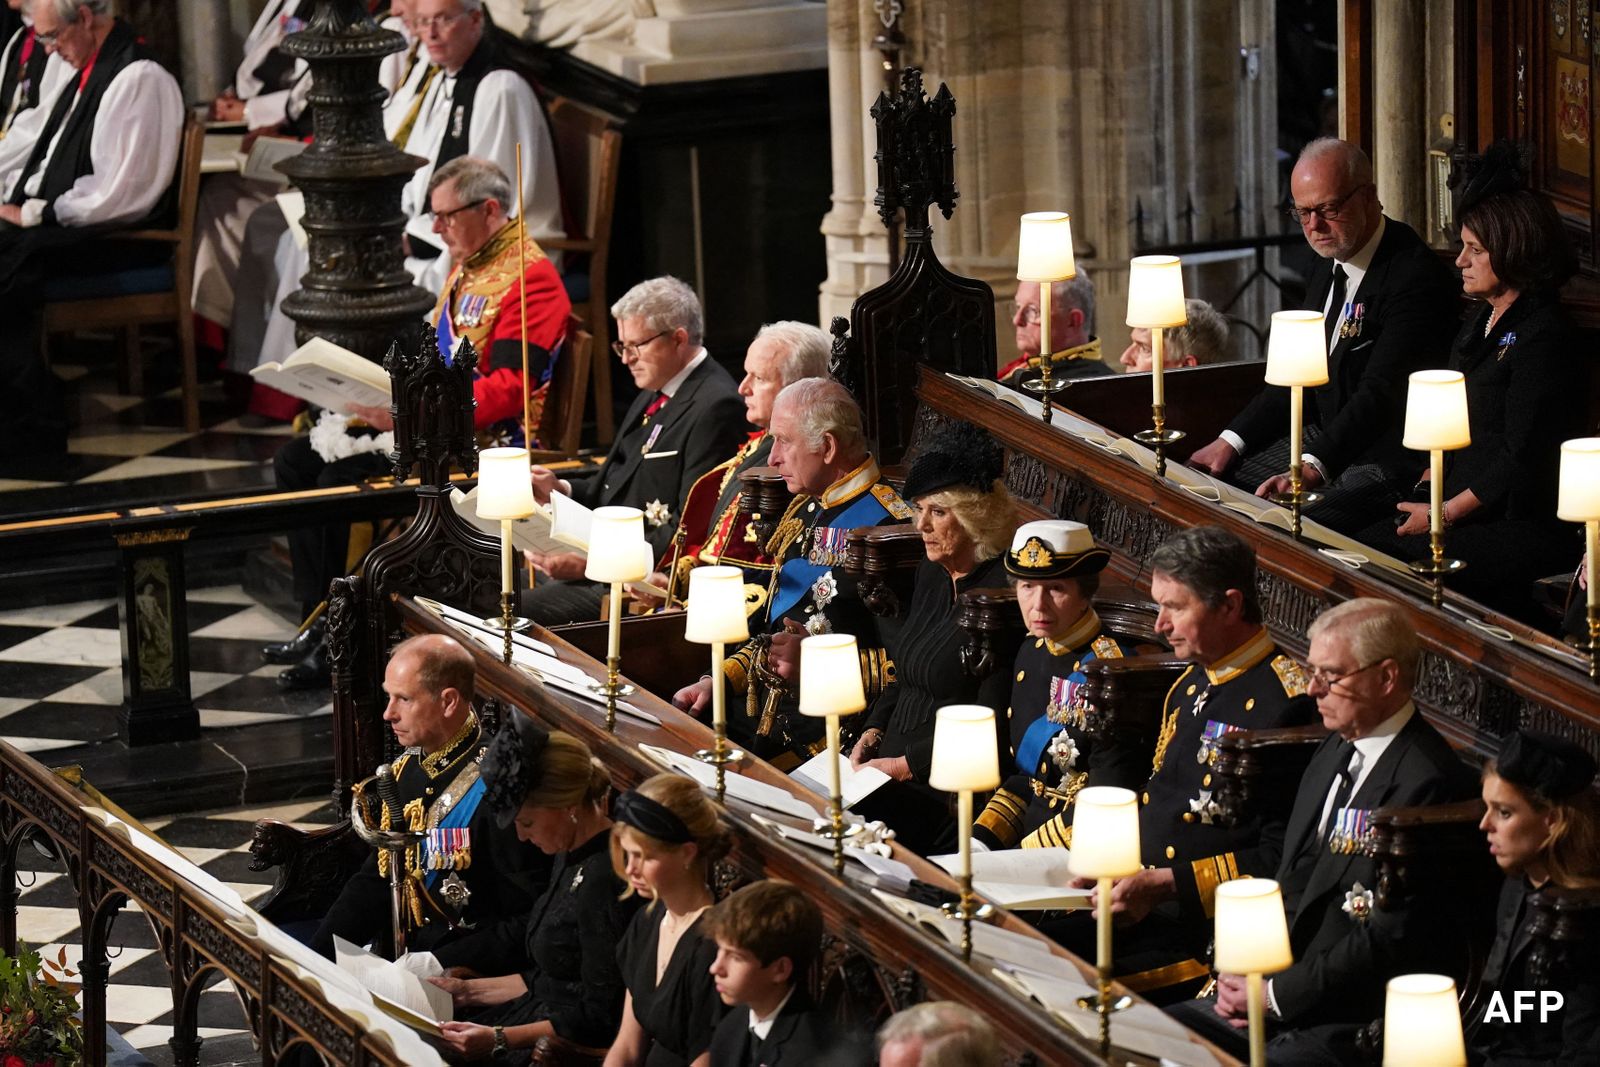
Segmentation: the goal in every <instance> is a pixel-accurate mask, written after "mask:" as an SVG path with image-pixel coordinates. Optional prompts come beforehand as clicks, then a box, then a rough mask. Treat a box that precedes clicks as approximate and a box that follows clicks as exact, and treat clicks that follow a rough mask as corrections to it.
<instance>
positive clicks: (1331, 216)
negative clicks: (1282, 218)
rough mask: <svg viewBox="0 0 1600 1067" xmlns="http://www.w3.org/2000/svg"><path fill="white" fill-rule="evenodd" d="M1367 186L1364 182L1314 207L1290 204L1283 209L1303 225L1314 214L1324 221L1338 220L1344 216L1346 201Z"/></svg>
mask: <svg viewBox="0 0 1600 1067" xmlns="http://www.w3.org/2000/svg"><path fill="white" fill-rule="evenodd" d="M1365 188H1366V184H1365V183H1363V184H1361V185H1358V186H1356V187H1355V188H1354V189H1352V190H1350V191H1349V192H1348V193H1345V194H1344V195H1343V196H1341V197H1340V198H1339V199H1337V200H1330V201H1328V202H1327V203H1326V204H1317V205H1316V206H1314V207H1296V206H1295V205H1293V204H1290V205H1289V206H1288V207H1286V208H1284V209H1283V213H1284V214H1285V215H1288V216H1289V217H1290V218H1291V219H1293V220H1294V221H1296V222H1298V223H1299V224H1300V225H1302V226H1304V225H1305V224H1306V223H1307V222H1308V221H1310V219H1311V216H1312V215H1316V216H1318V217H1319V218H1321V219H1322V221H1323V222H1338V221H1339V220H1340V219H1342V218H1344V205H1345V201H1347V200H1349V199H1350V198H1351V197H1352V196H1355V195H1356V194H1357V193H1359V192H1360V191H1361V190H1363V189H1365Z"/></svg>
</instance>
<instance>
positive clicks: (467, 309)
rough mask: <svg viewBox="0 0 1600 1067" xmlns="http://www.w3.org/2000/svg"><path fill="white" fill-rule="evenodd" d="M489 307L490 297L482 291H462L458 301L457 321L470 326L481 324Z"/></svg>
mask: <svg viewBox="0 0 1600 1067" xmlns="http://www.w3.org/2000/svg"><path fill="white" fill-rule="evenodd" d="M488 307H489V298H488V297H487V296H485V295H483V294H482V293H462V294H461V297H460V298H459V299H458V300H457V301H456V322H457V323H458V324H459V325H461V326H465V327H469V328H470V327H473V326H480V325H482V324H483V314H484V312H485V311H487V310H488Z"/></svg>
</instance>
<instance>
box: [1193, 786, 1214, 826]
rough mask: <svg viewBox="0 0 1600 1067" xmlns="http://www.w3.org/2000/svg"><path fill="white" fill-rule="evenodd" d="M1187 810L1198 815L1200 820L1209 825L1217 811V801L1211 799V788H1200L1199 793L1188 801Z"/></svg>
mask: <svg viewBox="0 0 1600 1067" xmlns="http://www.w3.org/2000/svg"><path fill="white" fill-rule="evenodd" d="M1189 810H1190V811H1192V812H1194V813H1195V814H1196V815H1198V816H1200V821H1201V822H1203V823H1205V824H1206V825H1207V826H1210V825H1211V820H1212V819H1213V818H1214V817H1215V816H1216V814H1217V811H1218V806H1217V802H1216V801H1215V800H1212V799H1211V790H1209V789H1202V790H1200V795H1199V796H1197V797H1195V798H1194V799H1193V800H1191V801H1189Z"/></svg>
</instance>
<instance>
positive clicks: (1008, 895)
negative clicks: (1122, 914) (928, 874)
mask: <svg viewBox="0 0 1600 1067" xmlns="http://www.w3.org/2000/svg"><path fill="white" fill-rule="evenodd" d="M1067 856H1068V853H1067V850H1066V849H1064V848H1010V849H1004V850H1000V851H996V852H974V853H973V854H972V888H973V890H974V891H976V892H977V893H979V894H981V895H983V896H985V897H987V898H988V899H990V900H992V901H994V902H995V903H996V904H998V905H1000V906H1001V907H1003V908H1012V909H1015V910H1018V911H1028V910H1034V909H1042V908H1088V907H1092V906H1093V905H1094V890H1093V889H1071V888H1069V887H1068V886H1067V883H1068V882H1070V881H1071V880H1072V878H1073V875H1072V874H1071V873H1070V872H1069V871H1068V870H1067ZM928 859H929V860H930V861H931V862H933V863H937V864H938V865H939V866H941V867H943V868H944V869H945V870H947V871H949V872H950V873H951V874H959V873H960V871H961V857H960V856H954V855H952V856H929V857H928Z"/></svg>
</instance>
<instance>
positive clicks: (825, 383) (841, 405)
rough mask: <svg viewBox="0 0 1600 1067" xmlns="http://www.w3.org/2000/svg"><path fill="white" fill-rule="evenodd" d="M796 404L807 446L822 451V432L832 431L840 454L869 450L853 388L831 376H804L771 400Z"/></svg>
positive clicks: (777, 402)
mask: <svg viewBox="0 0 1600 1067" xmlns="http://www.w3.org/2000/svg"><path fill="white" fill-rule="evenodd" d="M780 404H792V405H795V408H794V415H795V421H796V423H797V424H798V425H799V428H800V434H801V436H803V437H804V438H805V440H806V447H808V448H809V449H810V450H811V451H813V452H820V451H822V447H823V436H824V435H826V434H832V435H833V439H834V442H835V443H836V444H838V446H839V453H840V455H842V456H844V457H846V458H854V457H857V456H860V455H862V454H863V453H865V452H866V447H867V438H866V434H865V433H863V432H862V429H861V406H860V405H859V404H857V403H856V398H855V397H853V396H851V395H850V390H848V389H846V388H845V387H844V386H842V385H840V384H839V383H838V382H836V381H834V380H833V379H832V378H801V379H800V380H799V381H797V382H791V383H789V384H788V385H786V386H784V387H783V391H782V392H780V393H779V394H778V398H777V399H776V400H774V401H773V402H772V407H773V410H774V411H776V410H777V408H778V405H780Z"/></svg>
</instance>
